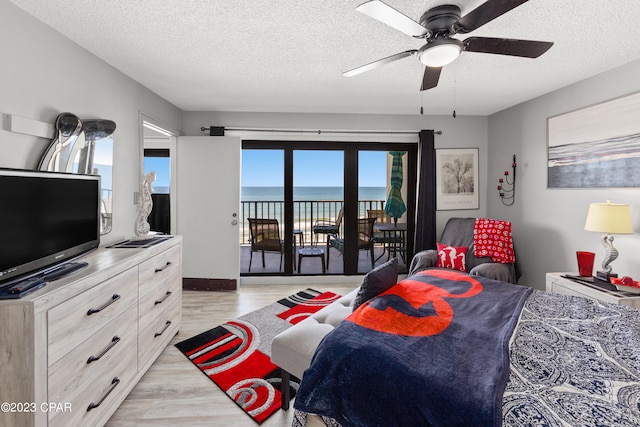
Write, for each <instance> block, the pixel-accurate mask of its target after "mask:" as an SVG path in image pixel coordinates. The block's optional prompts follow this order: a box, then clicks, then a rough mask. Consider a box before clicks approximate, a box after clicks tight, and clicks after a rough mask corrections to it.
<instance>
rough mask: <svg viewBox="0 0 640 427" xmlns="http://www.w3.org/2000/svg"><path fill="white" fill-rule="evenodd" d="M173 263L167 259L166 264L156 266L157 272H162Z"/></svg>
mask: <svg viewBox="0 0 640 427" xmlns="http://www.w3.org/2000/svg"><path fill="white" fill-rule="evenodd" d="M172 264H173V263H172V262H171V261H167V263H166V264H165V265H164V266H162V267H160V268H156V273H160V272H161V271H164V270H166V269H167V268H169V267H171V265H172Z"/></svg>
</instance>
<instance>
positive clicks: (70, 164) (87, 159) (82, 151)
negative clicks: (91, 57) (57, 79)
mask: <svg viewBox="0 0 640 427" xmlns="http://www.w3.org/2000/svg"><path fill="white" fill-rule="evenodd" d="M55 127H56V134H55V136H54V138H53V140H52V141H51V144H50V145H49V147H48V148H47V149H46V150H45V153H44V155H43V156H42V159H41V160H40V165H39V169H40V170H43V171H51V172H68V173H77V174H89V175H100V176H101V186H102V188H101V194H100V234H107V233H109V232H110V231H111V228H112V225H113V175H112V169H113V132H114V131H115V129H116V124H115V122H113V121H111V120H105V119H85V120H80V119H79V118H78V117H77V116H76V115H74V114H71V113H62V114H60V115H59V116H58V118H57V119H56V123H55Z"/></svg>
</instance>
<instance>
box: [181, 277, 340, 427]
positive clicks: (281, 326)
mask: <svg viewBox="0 0 640 427" xmlns="http://www.w3.org/2000/svg"><path fill="white" fill-rule="evenodd" d="M338 298H340V295H336V294H334V293H332V292H319V291H316V290H314V289H306V290H304V291H300V292H298V293H296V294H294V295H290V296H288V297H287V298H283V299H281V300H280V301H278V302H275V303H273V304H271V305H268V306H266V307H263V308H261V309H259V310H256V311H253V312H251V313H248V314H245V315H244V316H241V317H239V318H238V319H235V320H231V321H229V322H226V323H224V324H222V325H220V326H218V327H216V328H213V329H211V330H208V331H206V332H203V333H201V334H199V335H197V336H195V337H193V338H189V339H187V340H185V341H182V342H179V343H178V344H176V347H177V348H178V350H180V351H181V352H182V353H183V354H184V355H185V356H186V357H188V358H189V360H190V361H191V362H192V363H193V364H194V365H196V366H197V367H198V368H199V369H200V370H201V371H202V373H204V374H205V375H206V376H207V377H209V378H210V379H211V381H213V382H214V383H215V384H216V385H217V386H218V387H220V389H222V391H224V392H225V393H226V394H227V395H228V396H229V397H230V398H231V399H233V401H234V402H236V404H237V405H238V406H240V408H242V410H243V411H244V412H245V413H247V414H248V415H249V416H250V417H251V418H253V420H254V421H256V422H257V423H258V424H260V423H262V422H263V421H264V420H266V419H267V418H268V417H269V416H270V415H271V414H273V413H274V412H275V411H277V410H278V409H280V405H281V397H280V396H281V395H280V382H281V375H280V369H279V368H278V367H277V366H276V365H274V364H273V363H271V341H272V340H273V337H275V336H276V335H277V334H279V333H280V332H282V331H284V330H286V329H288V328H290V327H291V326H293V325H294V324H296V323H298V322H300V321H301V320H303V319H305V318H306V317H308V316H310V315H311V314H313V313H315V312H316V311H318V310H320V309H321V308H323V307H325V306H327V305H329V304H330V303H332V302H333V301H335V300H337V299H338ZM299 383H300V380H299V379H298V378H295V377H293V376H292V377H291V383H290V387H291V397H292V398H293V397H294V396H295V392H296V390H297V389H298V384H299Z"/></svg>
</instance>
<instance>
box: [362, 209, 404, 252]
mask: <svg viewBox="0 0 640 427" xmlns="http://www.w3.org/2000/svg"><path fill="white" fill-rule="evenodd" d="M367 217H369V218H376V224H380V223H384V224H391V223H392V222H393V221H392V218H391V217H390V216H389V215H388V214H387V213H386V212H385V211H384V209H368V210H367ZM373 243H374V244H379V245H382V247H383V249H384V250H383V251H382V255H380V256H379V257H378V259H380V258H382V256H383V255H384V253H385V251H386V250H387V248H389V246H397V245H398V244H401V243H402V242H401V240H400V238H399V237H397V236H396V235H395V233H394V234H390V233H384V232H382V231H377V230H376V229H375V227H374V229H373ZM390 257H391V251H388V253H387V260H389V258H390Z"/></svg>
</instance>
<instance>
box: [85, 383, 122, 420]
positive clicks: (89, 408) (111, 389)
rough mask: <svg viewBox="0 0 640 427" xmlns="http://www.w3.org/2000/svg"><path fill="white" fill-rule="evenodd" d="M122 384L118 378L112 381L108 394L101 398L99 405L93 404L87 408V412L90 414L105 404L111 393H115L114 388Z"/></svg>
mask: <svg viewBox="0 0 640 427" xmlns="http://www.w3.org/2000/svg"><path fill="white" fill-rule="evenodd" d="M118 384H120V379H119V378H118V377H115V378H114V379H113V380H112V381H111V387H109V390H107V392H106V393H105V394H103V395H102V397H101V398H100V400H98V403H93V402H91V403H90V404H89V406H88V407H87V412H89V411H90V410H92V409H95V408H97V407H98V406H100V405H102V402H104V400H105V399H106V398H107V397H108V396H109V394H111V392H112V391H113V389H114V388H116V386H117V385H118Z"/></svg>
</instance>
